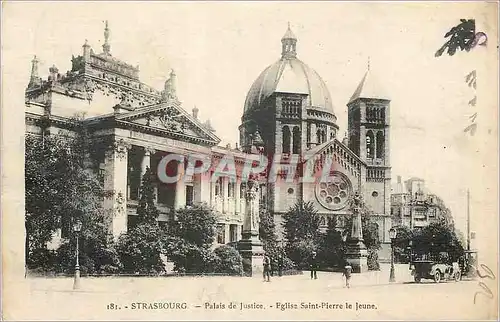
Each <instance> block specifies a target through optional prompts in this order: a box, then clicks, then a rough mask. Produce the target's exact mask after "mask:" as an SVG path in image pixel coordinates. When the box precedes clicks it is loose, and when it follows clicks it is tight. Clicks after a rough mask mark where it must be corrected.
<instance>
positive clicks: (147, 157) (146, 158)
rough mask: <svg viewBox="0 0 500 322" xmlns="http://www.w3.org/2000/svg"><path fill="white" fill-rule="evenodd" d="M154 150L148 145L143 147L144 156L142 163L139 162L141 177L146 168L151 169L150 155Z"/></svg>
mask: <svg viewBox="0 0 500 322" xmlns="http://www.w3.org/2000/svg"><path fill="white" fill-rule="evenodd" d="M155 152H156V150H155V149H153V148H150V147H144V156H143V157H142V163H141V179H142V177H143V176H144V173H145V172H146V168H150V169H151V155H152V154H154V153H155Z"/></svg>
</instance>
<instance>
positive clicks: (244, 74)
mask: <svg viewBox="0 0 500 322" xmlns="http://www.w3.org/2000/svg"><path fill="white" fill-rule="evenodd" d="M495 10H496V6H495V4H492V5H489V6H487V5H485V4H484V3H480V2H477V3H430V2H426V3H410V2H409V3H354V2H351V3H342V2H332V3H325V2H323V3H319V2H310V3H301V2H289V3H285V2H266V3H263V2H260V3H259V2H189V3H182V2H169V3H165V2H141V3H136V2H109V3H105V2H100V3H91V2H85V3H84V2H73V3H64V2H43V3H30V2H18V3H12V2H11V3H7V4H5V3H4V4H3V11H4V19H2V31H3V35H2V36H3V37H2V38H3V40H2V46H3V51H2V55H3V63H2V65H3V66H2V68H3V69H4V70H3V78H4V80H5V82H4V85H3V91H4V93H5V94H7V93H8V95H5V97H4V105H5V106H7V108H8V109H12V111H13V113H14V112H15V111H22V107H23V105H24V89H25V88H26V85H27V84H28V81H29V75H30V61H31V59H32V57H33V55H37V57H39V59H40V62H41V63H40V74H41V76H43V77H46V76H47V75H48V68H49V67H51V66H52V65H53V64H55V65H56V66H57V67H58V68H59V70H60V71H61V72H65V71H66V70H68V69H70V67H71V56H72V55H75V56H76V55H79V54H81V51H82V45H83V44H84V42H85V39H88V42H89V44H90V45H91V46H92V48H93V49H94V51H96V52H101V51H102V47H101V46H102V43H103V38H104V36H103V30H104V20H108V21H109V27H110V30H111V36H110V44H111V53H112V55H113V56H115V57H117V58H119V59H121V60H124V61H126V62H128V63H130V64H132V65H139V67H140V78H141V80H142V81H143V82H145V83H147V84H149V85H151V86H153V87H155V88H157V89H162V88H163V83H164V81H165V80H166V78H167V76H168V75H169V72H170V69H172V68H173V69H175V71H176V74H177V79H178V88H177V93H178V97H179V99H180V101H181V102H182V106H183V108H184V109H186V110H187V111H191V109H192V108H193V107H194V106H197V107H198V108H199V110H200V112H199V118H200V119H202V120H206V119H210V121H211V123H212V125H213V127H214V128H215V129H216V134H217V135H218V136H219V137H220V138H221V140H222V142H221V144H222V145H225V144H226V143H230V144H232V145H233V146H234V144H235V143H236V142H237V141H238V137H239V136H238V125H239V124H240V118H241V115H242V112H243V105H244V102H245V97H246V94H247V92H248V90H249V89H250V86H251V85H252V83H253V81H254V80H255V79H256V78H257V77H258V76H259V74H260V73H261V72H262V71H263V70H264V69H265V68H266V67H267V66H268V65H270V64H272V63H274V62H275V61H277V60H278V59H279V58H280V53H281V43H280V39H281V37H282V36H283V34H284V33H285V31H286V28H287V23H288V22H290V25H291V28H292V30H293V32H294V33H295V35H296V36H297V38H298V43H297V52H298V58H299V59H301V60H302V61H304V62H305V63H306V64H308V65H309V66H310V67H311V68H313V69H315V70H316V71H317V72H318V73H319V75H320V76H321V77H322V78H323V80H324V81H325V83H326V84H327V87H328V89H329V90H330V94H331V97H332V100H333V104H334V112H335V114H336V115H337V118H338V121H337V124H338V125H339V127H340V132H339V133H340V134H341V137H342V136H343V133H344V132H345V131H346V129H347V107H346V103H347V102H348V100H349V98H350V97H351V95H352V93H353V92H354V90H355V89H356V87H357V85H358V83H359V82H360V80H361V78H362V77H363V74H364V73H365V71H366V69H367V62H368V57H370V68H371V71H372V72H373V73H374V75H375V76H376V78H377V79H378V81H379V83H380V86H382V87H383V88H384V91H385V92H386V93H388V94H389V96H390V99H391V112H390V113H391V115H390V122H391V130H390V131H391V134H390V135H391V136H390V144H391V165H392V177H393V179H392V180H393V182H395V181H396V177H397V176H398V175H400V176H402V177H403V180H406V179H408V178H409V177H412V176H416V177H420V178H423V179H425V180H426V187H427V188H428V189H429V190H430V191H432V192H434V193H436V194H437V195H439V196H440V197H442V198H443V199H444V201H445V203H446V204H447V206H448V207H449V208H451V210H452V213H453V215H454V217H455V220H456V222H457V226H458V228H459V229H461V230H462V231H465V218H466V190H467V189H470V190H471V195H472V196H473V199H474V200H473V202H475V203H477V204H484V200H483V199H484V196H483V197H481V196H482V195H484V191H488V192H490V195H491V193H492V192H493V191H495V196H496V184H495V186H492V185H491V186H490V185H485V184H482V183H484V182H486V181H487V180H486V179H489V177H490V176H491V175H492V174H495V177H496V172H494V173H493V172H487V170H486V169H485V165H487V166H488V167H489V169H490V170H491V169H493V170H494V171H496V159H495V162H493V159H492V157H491V156H492V155H493V154H489V152H491V150H495V149H496V148H492V145H491V142H496V137H497V133H498V132H497V123H496V122H495V121H494V120H496V118H497V114H496V92H494V91H493V92H492V91H491V88H492V87H487V86H488V85H491V86H494V84H497V85H498V83H497V79H496V78H497V74H496V73H492V72H491V71H492V70H494V71H496V70H497V69H498V56H497V54H496V50H495V47H496V45H497V43H496V41H497V36H498V35H497V27H496V24H497V20H496V19H497V18H496V11H495ZM460 18H475V19H476V28H477V30H482V31H486V32H487V33H489V36H490V37H489V39H488V41H489V43H488V46H487V47H485V48H483V47H480V48H477V49H474V50H473V51H471V52H468V53H467V52H459V53H457V54H456V55H455V56H453V57H449V56H446V55H444V56H442V57H440V58H436V57H434V53H435V51H436V50H437V49H438V48H439V47H440V46H441V45H442V44H443V43H444V41H445V39H444V38H443V36H444V34H445V33H446V32H447V31H448V30H449V29H450V28H451V27H452V26H454V25H456V24H458V23H459V19H460ZM491 33H493V35H492V34H491ZM7 62H8V63H7ZM472 70H477V71H478V88H477V93H476V92H475V91H474V89H472V88H470V87H468V86H467V84H466V83H465V81H464V78H465V75H467V74H468V73H469V72H470V71H472ZM493 88H495V87H493ZM496 89H498V86H496ZM475 94H477V95H478V106H476V108H478V111H482V112H483V113H479V115H478V119H477V122H478V124H479V125H480V126H479V127H478V132H477V133H476V135H475V136H474V137H470V136H467V135H465V133H464V132H463V129H464V128H465V127H466V126H467V125H468V124H469V116H470V115H471V114H472V111H473V110H472V107H470V106H468V104H467V102H468V101H469V100H470V99H471V98H473V97H474V95H475ZM481 95H483V96H481ZM6 102H8V103H9V104H8V105H7V104H6ZM488 104H489V105H488ZM479 107H481V108H482V109H481V110H479ZM494 107H495V108H494ZM493 108H494V109H493ZM493 110H494V112H493V114H491V111H493ZM485 111H486V112H485ZM488 111H490V112H488ZM485 137H488V139H487V140H485V139H484V138H485ZM493 138H495V139H493ZM492 140H493V141H492ZM486 142H488V143H486ZM488 146H489V148H488ZM494 146H495V147H496V145H494ZM495 158H496V156H495ZM481 166H482V167H481ZM481 171H482V172H481ZM485 178H486V179H485ZM484 180H486V181H484ZM481 198H483V199H481ZM490 199H491V198H490ZM488 207H493V205H492V204H491V205H490V206H488ZM495 207H496V203H495ZM477 209H481V208H477ZM483 209H484V208H483ZM489 209H493V208H489ZM495 209H496V208H495ZM473 217H474V216H473ZM474 218H476V219H474V220H473V221H474V223H473V224H472V230H475V229H480V227H477V228H476V227H474V225H476V226H477V225H480V224H481V218H479V217H478V215H476V217H474Z"/></svg>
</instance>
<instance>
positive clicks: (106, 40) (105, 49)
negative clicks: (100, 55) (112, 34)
mask: <svg viewBox="0 0 500 322" xmlns="http://www.w3.org/2000/svg"><path fill="white" fill-rule="evenodd" d="M105 23H106V27H105V28H104V45H102V50H103V52H104V53H105V54H108V55H110V50H111V46H110V45H109V27H108V21H107V20H106V22H105Z"/></svg>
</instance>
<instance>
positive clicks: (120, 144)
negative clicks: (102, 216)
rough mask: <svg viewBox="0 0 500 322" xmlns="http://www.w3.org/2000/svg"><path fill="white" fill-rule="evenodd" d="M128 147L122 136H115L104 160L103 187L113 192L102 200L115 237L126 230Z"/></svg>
mask: <svg viewBox="0 0 500 322" xmlns="http://www.w3.org/2000/svg"><path fill="white" fill-rule="evenodd" d="M130 147H131V145H130V144H129V143H128V142H127V141H125V140H124V139H123V138H120V139H116V138H115V140H114V142H113V144H112V146H111V147H110V149H108V151H106V154H105V160H104V171H105V177H104V189H105V190H106V191H110V192H111V191H112V192H113V195H112V196H110V197H107V198H106V199H105V200H104V209H106V210H108V211H109V212H110V215H111V218H112V219H111V222H110V227H109V228H110V230H111V232H112V233H113V236H114V237H115V238H117V237H118V236H119V235H120V234H121V233H124V232H126V231H127V200H126V198H127V174H128V169H127V158H128V150H129V149H130Z"/></svg>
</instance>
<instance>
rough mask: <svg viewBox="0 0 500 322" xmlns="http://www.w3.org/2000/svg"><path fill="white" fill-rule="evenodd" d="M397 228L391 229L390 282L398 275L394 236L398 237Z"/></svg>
mask: <svg viewBox="0 0 500 322" xmlns="http://www.w3.org/2000/svg"><path fill="white" fill-rule="evenodd" d="M396 233H397V231H396V229H394V228H391V229H389V238H391V274H390V276H389V282H390V283H394V282H395V281H396V277H395V276H394V238H396Z"/></svg>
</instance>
